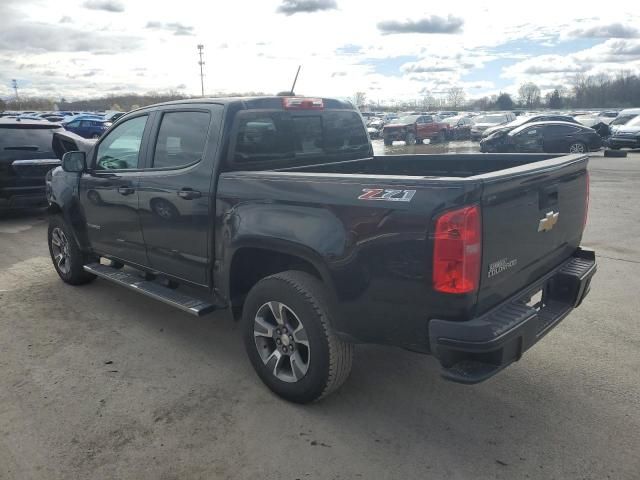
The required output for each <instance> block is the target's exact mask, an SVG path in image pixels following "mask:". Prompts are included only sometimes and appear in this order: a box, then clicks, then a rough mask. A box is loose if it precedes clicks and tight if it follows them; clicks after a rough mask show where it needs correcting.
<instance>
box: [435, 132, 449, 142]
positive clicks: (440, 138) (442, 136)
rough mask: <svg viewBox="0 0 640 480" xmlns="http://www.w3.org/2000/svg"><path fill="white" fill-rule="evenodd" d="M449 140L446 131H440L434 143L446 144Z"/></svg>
mask: <svg viewBox="0 0 640 480" xmlns="http://www.w3.org/2000/svg"><path fill="white" fill-rule="evenodd" d="M446 138H447V134H446V133H445V131H444V130H440V131H439V132H438V135H437V136H436V137H435V138H434V139H433V143H444V142H445V140H446Z"/></svg>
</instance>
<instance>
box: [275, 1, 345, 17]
mask: <svg viewBox="0 0 640 480" xmlns="http://www.w3.org/2000/svg"><path fill="white" fill-rule="evenodd" d="M337 8H338V5H337V4H336V2H335V0H282V4H281V5H280V6H279V7H278V9H277V10H276V11H277V12H278V13H283V14H285V15H287V16H291V15H295V14H296V13H313V12H320V11H322V10H336V9H337Z"/></svg>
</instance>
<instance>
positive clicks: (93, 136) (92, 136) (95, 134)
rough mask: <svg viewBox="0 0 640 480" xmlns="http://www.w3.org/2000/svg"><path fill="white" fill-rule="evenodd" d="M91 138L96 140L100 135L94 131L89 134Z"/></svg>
mask: <svg viewBox="0 0 640 480" xmlns="http://www.w3.org/2000/svg"><path fill="white" fill-rule="evenodd" d="M91 138H93V139H96V140H97V139H98V138H100V135H98V134H97V133H94V134H93V135H91Z"/></svg>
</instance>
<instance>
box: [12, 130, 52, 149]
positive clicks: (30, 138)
mask: <svg viewBox="0 0 640 480" xmlns="http://www.w3.org/2000/svg"><path fill="white" fill-rule="evenodd" d="M55 130H56V129H53V128H0V151H10V150H28V151H34V152H52V151H53V150H52V145H51V141H52V134H53V132H54V131H55Z"/></svg>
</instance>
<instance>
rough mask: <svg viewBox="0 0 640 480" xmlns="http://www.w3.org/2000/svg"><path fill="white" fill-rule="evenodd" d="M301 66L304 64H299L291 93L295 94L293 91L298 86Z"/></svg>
mask: <svg viewBox="0 0 640 480" xmlns="http://www.w3.org/2000/svg"><path fill="white" fill-rule="evenodd" d="M300 67H302V65H298V71H297V72H296V78H294V79H293V85H291V95H295V94H294V93H293V90H294V88H296V82H297V81H298V74H299V73H300Z"/></svg>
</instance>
